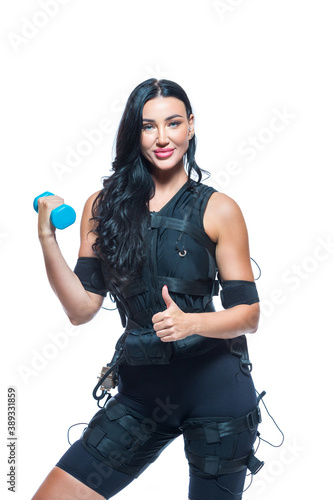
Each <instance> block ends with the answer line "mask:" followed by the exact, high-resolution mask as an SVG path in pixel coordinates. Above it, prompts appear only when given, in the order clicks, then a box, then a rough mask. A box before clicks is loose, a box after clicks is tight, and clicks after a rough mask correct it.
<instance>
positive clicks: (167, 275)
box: [107, 179, 219, 326]
mask: <svg viewBox="0 0 333 500" xmlns="http://www.w3.org/2000/svg"><path fill="white" fill-rule="evenodd" d="M214 192H216V190H215V189H214V188H212V187H210V186H207V185H204V184H202V183H197V182H195V181H193V180H192V179H189V180H188V181H187V182H186V183H185V184H184V185H183V186H182V187H181V188H180V189H179V190H178V191H177V193H176V194H175V195H174V196H173V197H172V198H171V199H170V200H169V201H168V203H166V205H164V206H163V208H162V209H161V210H160V211H158V212H151V213H150V224H149V226H148V229H147V238H146V247H147V258H146V262H145V265H144V268H143V272H142V275H141V277H140V278H137V279H135V280H133V281H132V282H131V283H130V284H129V285H126V286H120V287H118V290H117V291H118V294H117V295H118V297H119V296H120V298H121V301H120V302H118V301H117V305H118V309H119V312H120V313H124V314H125V315H126V316H127V317H129V318H130V319H132V320H133V321H135V322H136V323H138V324H139V325H140V326H150V325H151V318H152V316H153V315H154V314H155V313H157V312H159V311H163V310H165V309H166V305H165V303H164V300H163V298H162V294H161V291H162V287H163V286H164V285H167V286H168V290H169V294H170V296H171V298H172V299H173V300H174V301H175V302H176V304H177V305H178V307H180V309H182V310H183V311H184V312H203V311H214V306H213V302H212V297H213V295H217V294H218V290H219V287H218V281H217V279H216V277H217V272H218V269H217V265H216V260H215V247H216V244H215V243H214V242H213V241H212V240H211V239H210V238H209V237H208V235H207V234H206V233H205V231H204V226H203V216H204V212H205V209H206V205H207V203H208V200H209V198H210V196H211V195H212V194H213V193H214ZM107 285H108V283H107ZM111 292H112V288H111ZM121 315H122V314H121ZM123 322H124V321H123Z"/></svg>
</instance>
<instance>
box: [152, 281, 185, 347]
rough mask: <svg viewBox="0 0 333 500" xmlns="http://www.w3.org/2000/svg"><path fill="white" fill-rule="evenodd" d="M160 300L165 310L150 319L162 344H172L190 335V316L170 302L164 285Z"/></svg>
mask: <svg viewBox="0 0 333 500" xmlns="http://www.w3.org/2000/svg"><path fill="white" fill-rule="evenodd" d="M162 298H163V300H164V302H165V305H166V306H167V309H166V310H165V311H162V312H158V313H156V314H154V316H153V317H152V323H153V326H154V330H155V332H156V335H157V336H158V337H160V339H161V340H162V341H163V342H174V341H175V340H181V339H184V338H185V337H188V336H189V335H192V333H191V322H190V314H188V313H184V312H183V311H182V310H181V309H180V308H179V307H178V306H177V304H176V303H175V302H174V301H173V300H172V298H171V297H170V295H169V291H168V287H167V286H166V285H164V287H163V288H162Z"/></svg>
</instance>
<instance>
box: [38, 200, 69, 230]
mask: <svg viewBox="0 0 333 500" xmlns="http://www.w3.org/2000/svg"><path fill="white" fill-rule="evenodd" d="M44 196H54V195H53V193H50V192H49V191H45V193H42V194H40V195H39V196H36V198H35V199H34V203H33V205H34V209H35V210H36V212H37V213H38V199H39V198H42V197H44ZM50 220H51V222H52V224H53V225H54V227H56V228H57V229H65V228H66V227H68V226H70V225H71V224H74V222H75V220H76V213H75V210H74V208H72V207H70V206H69V205H65V204H63V205H59V207H56V208H54V209H53V210H52V212H51V215H50Z"/></svg>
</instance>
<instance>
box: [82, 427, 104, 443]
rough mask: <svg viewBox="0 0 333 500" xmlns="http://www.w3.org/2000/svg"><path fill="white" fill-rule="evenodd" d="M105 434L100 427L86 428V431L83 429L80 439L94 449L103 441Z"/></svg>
mask: <svg viewBox="0 0 333 500" xmlns="http://www.w3.org/2000/svg"><path fill="white" fill-rule="evenodd" d="M105 434H106V433H105V432H104V431H103V430H102V429H101V428H100V427H94V428H93V429H92V428H91V427H88V428H87V429H85V431H84V433H83V435H82V439H83V441H85V442H87V443H88V444H91V446H94V447H96V446H97V445H98V444H99V443H100V441H101V440H102V439H103V437H104V436H105Z"/></svg>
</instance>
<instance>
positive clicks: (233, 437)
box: [57, 180, 262, 500]
mask: <svg viewBox="0 0 333 500" xmlns="http://www.w3.org/2000/svg"><path fill="white" fill-rule="evenodd" d="M213 192H215V189H213V188H212V187H209V186H206V185H204V184H201V183H196V182H195V181H193V180H188V181H187V182H186V183H185V184H184V185H183V186H182V187H181V188H180V189H179V191H178V192H177V193H176V194H175V195H174V196H173V197H172V198H171V200H170V201H169V202H168V203H167V204H166V205H164V207H163V208H162V209H161V210H160V211H159V212H152V213H151V220H150V227H149V228H148V230H147V260H146V264H145V266H144V270H143V273H142V277H141V278H140V279H137V280H133V281H132V282H131V283H130V284H129V285H126V286H123V287H118V288H117V289H116V290H115V288H114V287H113V285H112V284H109V285H108V284H105V281H104V279H103V274H102V271H101V265H100V261H99V260H98V259H94V258H79V259H78V263H77V265H76V268H75V270H74V271H75V273H76V274H77V275H78V276H79V278H80V279H81V282H82V284H83V286H84V287H85V288H86V289H87V290H89V291H91V292H94V293H99V294H101V295H106V292H107V291H111V292H112V294H113V295H114V296H115V297H116V301H117V306H118V309H119V313H120V315H121V318H122V322H123V326H125V331H124V333H123V335H122V336H121V337H120V339H119V340H118V342H117V345H116V353H115V357H114V359H117V360H118V366H117V369H116V370H115V371H114V373H113V375H114V379H115V380H116V383H117V384H118V393H117V394H116V395H115V396H114V397H112V398H111V399H110V400H109V401H108V402H107V404H106V405H105V406H104V408H102V409H101V410H99V411H98V412H97V413H96V415H95V416H94V417H93V418H92V420H91V421H90V423H89V425H88V427H87V428H86V429H85V430H84V432H83V434H82V436H81V439H80V440H79V441H77V442H76V443H74V444H73V445H72V446H71V448H70V449H69V450H68V451H67V452H66V453H65V455H64V456H63V457H62V458H61V459H60V461H59V462H58V463H57V466H58V467H60V468H62V469H63V470H65V471H67V472H69V473H70V474H72V475H73V476H75V477H76V478H77V479H79V480H80V481H82V482H83V483H84V484H86V485H87V486H89V487H90V488H92V489H93V490H95V491H96V492H98V493H100V494H101V495H103V496H104V497H105V498H110V497H112V496H114V495H115V494H116V493H117V492H119V491H120V490H121V489H122V488H124V487H125V486H126V485H127V484H128V483H130V482H131V481H132V480H133V479H134V478H135V477H138V476H139V475H140V474H141V473H142V472H143V471H144V470H145V469H146V468H147V467H148V466H149V465H150V464H151V463H152V462H153V461H155V460H156V458H157V457H158V456H159V455H160V453H161V452H162V451H163V449H164V448H165V447H166V446H168V445H169V444H170V443H171V442H172V441H173V440H174V439H175V438H176V437H178V436H180V435H181V434H183V437H184V445H185V454H186V457H187V459H188V462H189V466H190V486H189V498H190V499H191V500H213V499H214V500H219V499H223V500H224V499H225V500H226V499H229V500H231V499H240V498H241V493H240V492H241V491H242V489H243V484H244V477H245V474H246V471H247V468H249V470H250V471H251V472H252V473H256V472H257V471H258V470H259V469H260V467H261V465H262V464H261V462H259V461H258V460H257V459H256V458H255V457H254V453H253V449H252V447H253V443H254V441H255V438H256V435H257V426H258V424H259V422H260V411H259V408H258V404H257V398H256V394H255V389H254V386H253V382H252V378H251V374H250V370H251V364H250V362H249V359H248V355H247V348H246V338H245V336H244V335H243V336H241V337H238V338H236V339H229V340H223V339H213V338H207V337H203V336H200V335H192V336H189V337H187V338H185V339H183V340H178V341H176V342H162V341H161V340H160V339H159V338H158V337H157V335H156V333H155V331H154V329H153V326H152V323H151V318H152V316H153V315H154V314H156V313H157V312H159V311H162V310H165V308H166V306H165V303H164V301H163V298H162V295H161V290H162V287H163V286H164V285H167V286H168V290H169V293H170V296H171V297H172V299H173V300H174V301H175V302H176V304H177V305H178V306H179V307H180V309H181V310H182V311H184V312H210V311H214V305H213V302H212V298H213V296H214V295H218V293H219V281H218V280H217V277H218V269H217V265H216V261H215V243H213V242H212V241H211V240H210V238H209V237H208V235H207V234H206V233H205V232H204V227H203V216H204V211H205V208H206V205H207V202H208V200H209V198H210V196H211V195H212V194H213ZM221 299H222V304H223V306H224V307H225V308H228V307H232V306H234V305H238V304H244V303H245V304H252V303H254V302H258V301H259V299H258V295H257V292H256V287H255V284H254V283H253V282H245V281H229V282H224V283H222V291H221ZM119 360H120V363H119ZM166 474H168V475H170V476H171V477H172V464H170V468H169V470H168V471H167V472H166ZM231 492H232V493H231ZM236 493H238V494H236ZM152 494H154V493H153V492H152ZM156 495H158V492H155V496H156Z"/></svg>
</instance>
